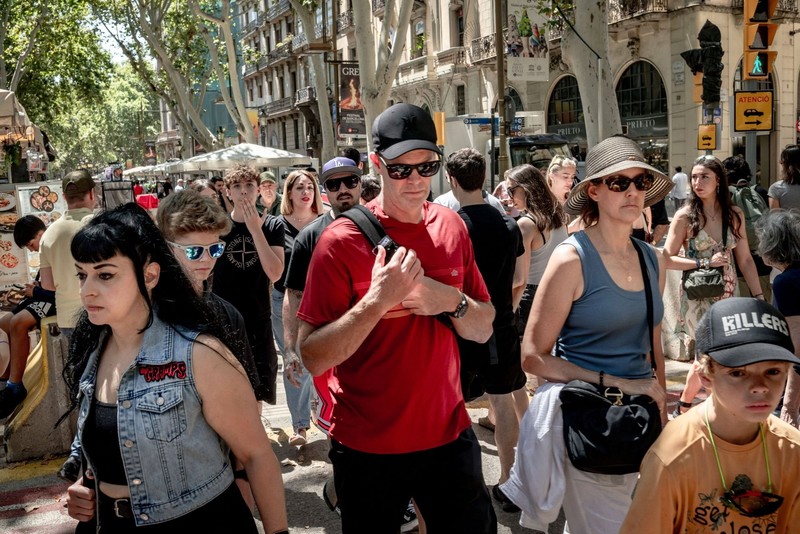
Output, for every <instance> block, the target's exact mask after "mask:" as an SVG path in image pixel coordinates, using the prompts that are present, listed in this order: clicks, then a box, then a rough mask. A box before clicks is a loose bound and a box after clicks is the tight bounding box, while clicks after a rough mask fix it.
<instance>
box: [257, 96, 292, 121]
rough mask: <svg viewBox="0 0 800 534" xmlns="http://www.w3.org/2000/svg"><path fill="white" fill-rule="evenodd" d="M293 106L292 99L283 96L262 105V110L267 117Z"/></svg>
mask: <svg viewBox="0 0 800 534" xmlns="http://www.w3.org/2000/svg"><path fill="white" fill-rule="evenodd" d="M293 107H294V99H293V98H292V97H291V96H287V97H285V98H280V99H278V100H275V101H274V102H270V103H268V104H265V105H264V112H265V113H266V114H267V117H270V116H272V115H275V114H277V113H283V112H285V111H289V110H290V109H292V108H293Z"/></svg>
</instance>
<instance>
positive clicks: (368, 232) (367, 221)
mask: <svg viewBox="0 0 800 534" xmlns="http://www.w3.org/2000/svg"><path fill="white" fill-rule="evenodd" d="M339 217H345V218H347V219H350V220H351V221H353V222H354V223H355V225H356V226H358V229H359V230H361V232H362V233H363V234H364V236H366V238H367V240H368V241H369V244H370V245H372V246H373V247H376V246H378V243H380V242H381V239H383V238H384V237H385V236H386V231H385V230H384V229H383V226H382V225H381V223H380V222H379V221H378V219H377V218H376V217H375V215H373V213H372V212H371V211H369V210H368V209H367V208H365V207H364V206H362V205H360V204H359V205H357V206H353V207H352V208H350V209H349V210H347V211H345V212H342V213H340V214H339Z"/></svg>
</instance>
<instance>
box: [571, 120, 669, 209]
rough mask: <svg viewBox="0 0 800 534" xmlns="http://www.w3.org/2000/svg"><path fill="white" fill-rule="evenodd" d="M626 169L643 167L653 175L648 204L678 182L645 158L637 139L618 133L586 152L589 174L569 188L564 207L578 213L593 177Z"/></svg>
mask: <svg viewBox="0 0 800 534" xmlns="http://www.w3.org/2000/svg"><path fill="white" fill-rule="evenodd" d="M626 169H643V170H646V171H649V172H650V173H651V174H652V175H653V178H654V179H653V187H651V188H650V189H649V190H648V191H647V192H646V193H645V196H644V207H645V208H646V207H648V206H652V205H653V204H655V203H656V202H658V201H659V200H661V199H662V198H664V197H665V196H667V193H669V192H670V190H671V189H672V188H673V187H674V186H675V184H673V183H672V180H670V179H669V178H667V176H666V175H665V174H664V173H663V172H661V171H659V170H658V169H656V168H655V167H653V166H651V165H648V164H647V162H645V159H644V155H642V151H641V149H639V145H638V144H636V142H635V141H633V140H631V139H629V138H627V137H624V136H621V135H617V136H613V137H609V138H608V139H605V140H603V141H601V142H599V143H597V144H596V145H595V146H593V147H592V148H591V149H590V150H589V152H588V153H587V154H586V175H585V177H584V179H583V180H581V181H580V183H578V185H576V186H575V187H574V188H573V189H572V191H570V194H569V198H567V202H566V204H565V205H564V210H565V211H566V212H567V213H569V214H570V215H579V214H580V213H581V209H582V208H583V205H584V204H585V203H586V199H587V198H588V197H587V195H586V189H587V187H588V186H589V183H590V182H591V181H592V180H594V179H595V178H603V177H605V176H610V175H612V174H616V173H618V172H621V171H624V170H626Z"/></svg>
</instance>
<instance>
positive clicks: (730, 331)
mask: <svg viewBox="0 0 800 534" xmlns="http://www.w3.org/2000/svg"><path fill="white" fill-rule="evenodd" d="M720 319H721V321H722V331H723V333H724V334H725V335H726V336H735V335H736V334H738V333H739V332H743V331H747V330H750V329H751V328H769V329H770V330H775V331H777V332H780V333H781V334H783V335H786V336H788V335H789V325H788V324H787V323H786V321H784V320H783V319H781V318H780V317H777V316H775V315H772V314H771V313H762V314H760V315H759V314H758V313H756V312H745V313H734V314H733V315H724V316H722V317H721V318H720Z"/></svg>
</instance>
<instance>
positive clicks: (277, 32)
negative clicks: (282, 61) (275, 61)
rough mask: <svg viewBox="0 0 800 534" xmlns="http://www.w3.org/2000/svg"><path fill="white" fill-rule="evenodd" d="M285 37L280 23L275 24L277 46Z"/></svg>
mask: <svg viewBox="0 0 800 534" xmlns="http://www.w3.org/2000/svg"><path fill="white" fill-rule="evenodd" d="M282 40H283V37H282V36H281V25H280V23H278V24H276V25H275V46H278V45H279V44H281V41H282Z"/></svg>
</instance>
